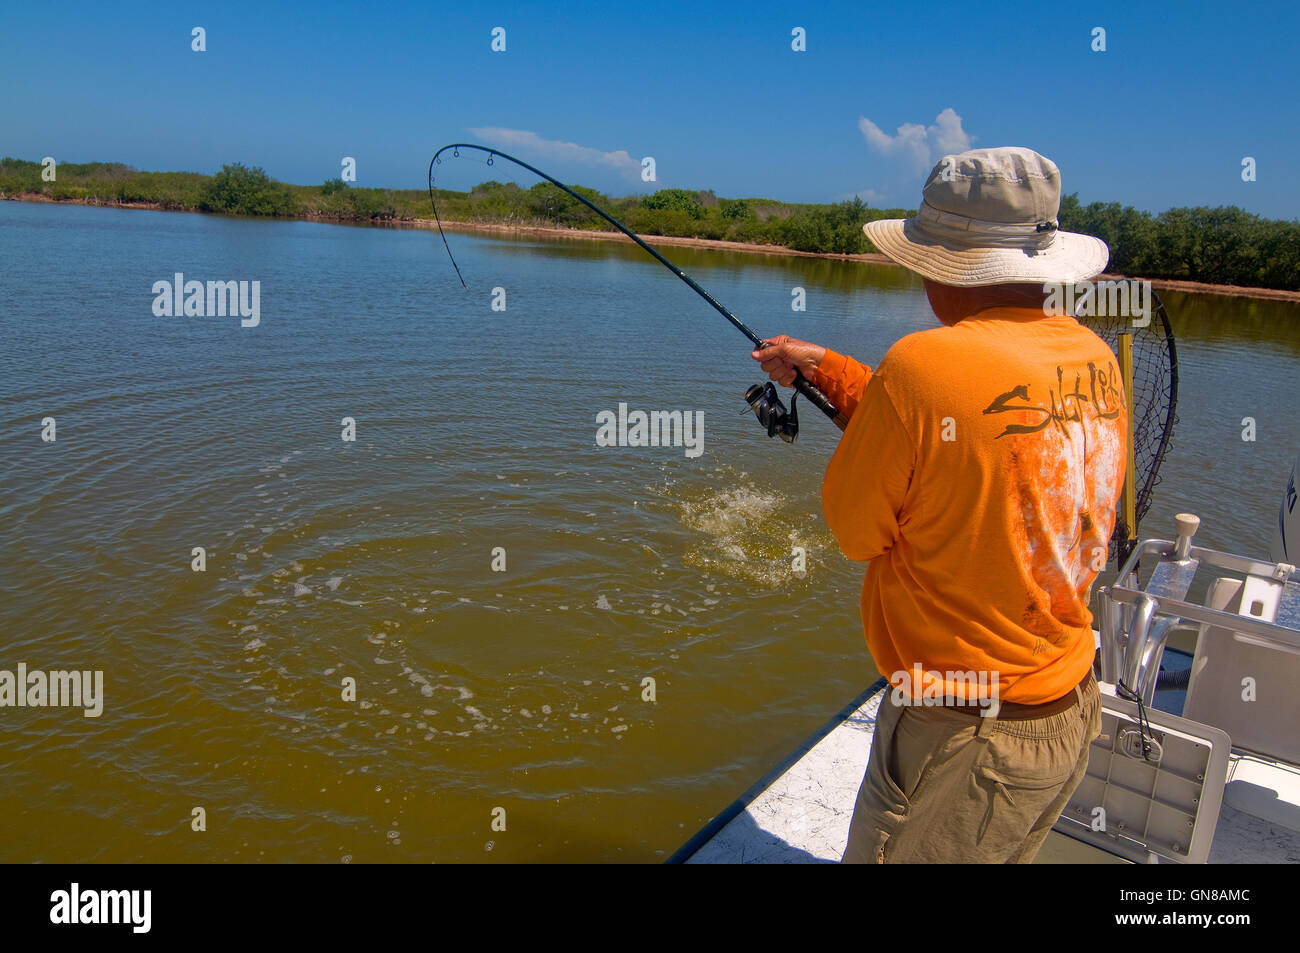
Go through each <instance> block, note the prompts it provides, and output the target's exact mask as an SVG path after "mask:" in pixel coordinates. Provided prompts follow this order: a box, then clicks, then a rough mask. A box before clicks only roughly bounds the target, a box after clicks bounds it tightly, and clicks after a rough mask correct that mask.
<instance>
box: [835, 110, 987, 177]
mask: <svg viewBox="0 0 1300 953" xmlns="http://www.w3.org/2000/svg"><path fill="white" fill-rule="evenodd" d="M858 129H860V130H861V131H862V135H863V137H864V138H865V139H866V140H867V145H868V146H869V147H870V148H871V149H872V151H874V152H878V153H880V154H881V155H883V156H886V157H889V158H898V159H900V160H901V161H902V162H904V163H905V164H906V165H907V167H908V170H909V171H911V172H914V173H916V174H917V175H924V174H925V173H927V172H929V171H930V169H931V168H933V167H934V164H935V162H937V161H938V158H939V157H940V156H944V155H949V154H951V153H954V152H965V151H966V150H967V149H969V148H970V146H971V142H972V139H971V136H969V135H968V134H967V133H966V131H965V130H964V129H962V127H961V116H958V115H957V113H956V111H954V110H953V109H952V107H949V108H947V109H945V110H944V111H943V112H941V113H939V115H938V116H936V117H935V120H934V124H933V125H930V126H923V125H921V124H920V123H915V122H905V123H903V124H902V125H901V126H899V127H898V134H897V135H894V136H891V135H889V134H888V133H885V132H883V131H881V129H880V127H879V126H877V125H876V124H875V123H874V122H872V121H871V120H870V119H868V118H867V117H865V116H863V117H862V118H860V119H859V120H858Z"/></svg>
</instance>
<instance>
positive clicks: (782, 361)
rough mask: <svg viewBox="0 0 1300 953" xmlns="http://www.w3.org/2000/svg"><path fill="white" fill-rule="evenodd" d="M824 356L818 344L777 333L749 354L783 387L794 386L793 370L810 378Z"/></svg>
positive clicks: (823, 349)
mask: <svg viewBox="0 0 1300 953" xmlns="http://www.w3.org/2000/svg"><path fill="white" fill-rule="evenodd" d="M825 356H826V348H824V347H822V346H821V345H820V344H809V343H808V342H807V341H799V340H796V339H795V338H792V337H790V336H789V335H787V334H780V335H777V336H776V337H774V338H772V339H771V340H770V341H768V346H767V347H765V348H763V349H762V350H760V351H754V352H753V353H752V354H750V357H752V358H753V359H754V360H756V361H758V362H759V363H760V364H761V365H763V370H765V371H766V372H767V376H768V377H770V378H771V379H772V380H774V381H776V382H777V383H778V384H780V385H782V386H783V387H793V386H794V372H795V370H798V371H799V373H800V374H802V375H803V376H804V377H806V378H808V379H809V380H812V376H813V372H814V371H815V370H817V365H818V364H820V363H821V362H822V358H823V357H825Z"/></svg>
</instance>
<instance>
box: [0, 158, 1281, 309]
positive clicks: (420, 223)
mask: <svg viewBox="0 0 1300 953" xmlns="http://www.w3.org/2000/svg"><path fill="white" fill-rule="evenodd" d="M46 171H47V170H46V168H45V167H44V166H43V165H40V164H37V163H35V162H28V161H24V160H20V159H8V158H6V159H0V198H5V199H13V200H18V201H29V202H67V203H72V204H79V205H95V206H106V207H113V208H144V209H155V210H159V211H190V212H210V213H224V214H235V215H252V216H261V217H274V218H291V219H303V220H307V221H318V222H333V223H338V224H364V225H384V226H390V227H393V226H396V227H412V228H430V227H433V226H434V223H433V221H432V220H431V219H430V218H429V214H430V211H429V197H428V193H427V192H426V191H424V190H419V189H368V188H358V187H356V186H354V185H350V184H348V183H345V182H343V181H341V180H339V179H332V180H329V181H327V182H325V183H323V184H322V185H319V186H302V185H288V184H286V183H282V182H277V181H276V180H274V179H272V178H270V177H269V176H267V175H266V173H265V172H264V171H263V170H261V169H259V168H250V167H247V166H243V165H239V164H234V165H227V166H224V167H223V168H222V169H221V171H220V172H218V173H216V174H215V175H211V176H207V175H201V174H198V173H191V172H138V171H137V170H135V169H132V168H130V167H129V166H125V165H121V164H118V163H104V162H95V163H84V164H74V163H64V164H62V165H59V166H57V169H56V170H55V178H54V180H53V181H46V177H45V174H44V173H45V172H46ZM575 188H576V189H577V190H578V191H579V192H581V193H582V194H584V195H585V196H586V197H587V198H588V199H590V200H591V201H593V202H595V203H596V204H597V205H598V206H599V207H601V208H603V209H605V210H606V211H607V212H608V213H609V214H611V215H613V216H614V217H616V218H618V219H620V220H621V221H623V222H624V223H625V224H626V225H627V226H628V227H629V228H631V229H632V230H633V231H635V232H637V233H638V234H640V235H642V236H644V237H645V238H646V239H648V240H650V241H652V242H655V243H658V244H663V245H676V246H691V247H697V248H718V249H726V250H729V251H736V252H743V253H751V254H765V255H804V256H813V257H822V258H839V259H843V260H851V261H864V262H872V263H876V264H888V263H889V262H888V259H886V258H885V257H884V256H883V255H880V254H879V253H878V252H877V251H876V250H875V248H874V247H873V246H872V245H871V243H870V242H869V241H868V240H867V238H866V236H865V235H864V234H863V232H862V224H863V222H866V221H871V220H874V219H880V218H898V217H905V216H908V215H910V214H912V212H913V210H911V209H873V208H870V207H868V206H867V205H865V204H864V203H863V202H862V201H861V200H860V199H854V200H852V201H846V202H839V203H835V204H827V205H804V204H796V203H787V202H780V201H776V200H772V199H756V198H751V199H726V198H719V197H717V196H715V195H714V194H713V192H711V191H705V192H695V191H689V190H685V189H661V190H659V191H658V192H654V193H651V194H648V195H641V196H627V197H623V198H610V197H608V196H605V195H602V194H601V193H599V192H596V191H595V190H592V189H587V188H583V187H581V186H575ZM437 196H438V207H439V211H440V212H441V213H442V214H443V215H444V216H445V220H444V225H446V226H447V227H448V228H453V229H460V230H465V231H477V232H484V233H489V234H501V235H538V236H541V235H548V236H554V237H564V238H579V239H595V240H613V241H627V240H628V239H627V238H626V237H625V236H623V235H621V234H619V233H617V232H611V231H607V230H605V227H604V226H605V223H604V221H603V220H602V219H601V218H600V217H599V216H597V215H596V214H595V213H594V212H592V211H591V210H590V209H588V208H586V207H585V206H583V205H582V204H581V203H579V202H576V201H575V200H574V199H573V198H572V197H571V196H568V195H566V194H565V193H563V192H562V191H560V190H559V189H556V188H555V187H554V186H552V185H551V184H550V183H546V182H540V183H538V184H537V185H534V186H533V187H532V188H529V189H524V188H522V187H520V186H518V185H516V184H514V183H501V182H484V183H480V184H479V185H477V186H475V187H474V188H473V189H471V190H470V191H469V192H455V191H450V190H444V189H438V190H437ZM1060 221H1061V227H1062V228H1064V229H1066V230H1069V231H1077V232H1083V233H1085V234H1091V235H1096V236H1097V237H1099V238H1101V239H1102V240H1104V241H1105V242H1106V243H1107V245H1108V246H1109V247H1110V249H1111V267H1112V268H1113V269H1114V270H1115V273H1114V274H1113V275H1107V277H1120V276H1128V277H1135V278H1145V279H1148V280H1150V281H1151V282H1152V283H1153V285H1154V286H1155V287H1157V288H1165V289H1173V290H1179V291H1191V292H1201V293H1209V294H1222V295H1233V296H1238V297H1247V298H1265V299H1271V300H1279V301H1293V302H1300V222H1287V221H1278V220H1271V219H1264V218H1260V217H1259V216H1256V215H1253V214H1251V213H1248V212H1245V211H1243V210H1241V209H1238V208H1233V207H1228V208H1217V209H1206V208H1195V209H1170V210H1169V211H1167V212H1162V213H1161V214H1160V215H1157V216H1152V215H1150V214H1149V213H1146V212H1141V211H1138V210H1136V209H1133V208H1127V207H1125V208H1121V207H1120V206H1119V205H1117V204H1110V205H1104V204H1102V203H1093V204H1091V205H1088V206H1081V205H1080V204H1079V202H1078V199H1077V198H1076V197H1075V196H1073V195H1069V196H1066V197H1065V198H1064V199H1063V200H1062V203H1061V213H1060Z"/></svg>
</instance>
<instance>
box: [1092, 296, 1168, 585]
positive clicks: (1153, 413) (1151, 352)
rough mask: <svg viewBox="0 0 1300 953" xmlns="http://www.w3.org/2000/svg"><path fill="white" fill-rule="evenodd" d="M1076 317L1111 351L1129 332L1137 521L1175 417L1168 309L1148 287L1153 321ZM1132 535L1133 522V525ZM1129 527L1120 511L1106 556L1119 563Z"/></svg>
mask: <svg viewBox="0 0 1300 953" xmlns="http://www.w3.org/2000/svg"><path fill="white" fill-rule="evenodd" d="M1079 322H1080V323H1081V324H1083V325H1085V326H1087V327H1089V328H1091V329H1092V330H1093V332H1095V333H1096V334H1097V336H1098V337H1100V338H1101V339H1102V340H1103V341H1105V342H1106V343H1107V345H1109V346H1110V349H1111V350H1112V351H1115V352H1116V353H1118V352H1119V336H1120V334H1121V333H1128V334H1131V335H1132V337H1133V407H1132V414H1133V449H1134V458H1135V473H1136V480H1135V482H1134V487H1135V503H1136V505H1135V507H1134V512H1135V513H1136V515H1137V520H1136V522H1137V524H1138V525H1141V523H1142V518H1143V517H1144V516H1145V515H1146V513H1147V510H1149V509H1150V508H1151V497H1152V493H1153V492H1154V490H1155V488H1156V486H1157V485H1159V483H1160V466H1161V464H1162V463H1163V462H1164V458H1165V455H1166V454H1167V453H1168V452H1169V448H1170V445H1171V443H1172V439H1173V432H1174V425H1175V424H1176V423H1177V422H1178V415H1177V409H1178V352H1177V349H1176V348H1175V345H1174V332H1173V328H1172V327H1171V326H1170V324H1169V315H1168V313H1167V312H1166V311H1165V305H1164V302H1163V301H1161V300H1160V297H1159V295H1157V294H1156V293H1155V292H1154V291H1152V292H1151V321H1150V323H1149V324H1147V325H1146V326H1145V327H1139V326H1136V325H1135V322H1134V320H1133V318H1131V317H1127V316H1123V315H1113V316H1110V315H1107V316H1079ZM1133 529H1134V535H1136V529H1137V527H1136V526H1135V527H1133ZM1129 535H1130V533H1129V527H1128V526H1127V525H1126V524H1125V520H1124V514H1123V513H1122V512H1121V513H1119V514H1118V515H1117V517H1116V520H1115V532H1114V533H1113V534H1112V535H1111V539H1110V556H1111V558H1114V559H1116V560H1118V561H1119V562H1120V563H1123V561H1124V560H1125V559H1127V558H1128V554H1129V551H1130V549H1131V545H1130V543H1129Z"/></svg>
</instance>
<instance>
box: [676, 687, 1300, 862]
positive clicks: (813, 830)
mask: <svg viewBox="0 0 1300 953" xmlns="http://www.w3.org/2000/svg"><path fill="white" fill-rule="evenodd" d="M884 687H885V686H884V682H883V680H882V681H881V682H878V683H877V684H876V685H875V686H873V687H872V688H873V691H872V693H871V694H870V695H869V697H867V698H866V699H865V700H863V701H862V702H861V704H859V705H858V706H857V707H856V709H855V710H853V711H852V712H851V713H850V714H848V716H847V717H845V718H844V719H843V720H841V721H839V722H838V723H835V724H834V725H833V727H831V728H830V730H829V731H828V732H826V733H825V734H824V735H823V736H821V737H820V738H816V737H814V739H813V740H812V741H813V743H812V744H811V747H809V748H808V749H807V750H806V752H805V753H804V754H803V755H802V756H801V757H799V758H798V760H797V761H795V762H794V764H793V765H792V766H790V767H789V768H788V769H787V770H784V771H778V772H777V773H776V776H775V777H774V779H772V780H771V781H770V783H764V782H760V783H759V784H758V785H756V786H755V789H752V790H755V793H754V794H753V796H752V797H748V798H742V799H741V801H739V802H737V804H736V805H733V806H732V808H730V809H728V811H724V812H723V814H722V815H720V816H719V817H718V818H716V819H715V821H714V822H713V823H712V824H710V825H709V826H707V827H705V828H704V829H703V830H702V831H700V833H699V834H697V835H696V837H695V838H693V839H692V840H691V841H690V842H689V843H687V844H686V845H685V846H684V847H683V848H682V849H681V850H680V851H678V852H677V854H675V855H674V857H673V858H672V861H676V862H682V863H691V864H815V863H838V862H839V861H840V858H841V857H842V856H843V853H844V846H845V844H846V843H847V842H848V835H849V821H850V820H851V819H852V817H853V805H854V802H855V801H856V799H857V793H858V787H859V785H860V784H861V783H862V777H863V774H864V773H865V771H866V767H867V760H868V757H869V755H870V753H871V739H872V736H873V734H874V732H875V727H876V714H877V712H878V711H879V708H880V703H881V700H882V699H883V698H884V697H885V693H884ZM672 861H670V862H672ZM1037 862H1038V863H1124V862H1125V861H1123V860H1121V859H1120V858H1118V857H1115V856H1113V855H1110V854H1107V853H1106V852H1104V851H1102V850H1099V849H1097V848H1096V847H1093V846H1091V845H1088V844H1084V843H1082V842H1080V841H1076V840H1074V839H1073V838H1070V837H1067V836H1065V835H1064V834H1060V833H1057V832H1053V833H1052V835H1051V836H1050V837H1049V838H1048V842H1047V844H1045V845H1044V847H1043V850H1042V851H1041V852H1040V853H1039V855H1038V860H1037ZM1209 862H1210V863H1222V864H1232V863H1255V864H1258V863H1300V768H1296V767H1295V766H1292V765H1288V764H1284V763H1279V762H1273V761H1268V760H1265V759H1261V758H1258V757H1256V756H1254V755H1251V754H1248V753H1246V752H1239V751H1236V750H1235V749H1234V750H1233V752H1232V755H1231V758H1230V766H1229V770H1228V785H1227V787H1226V788H1225V790H1224V797H1223V807H1222V810H1221V811H1220V814H1219V821H1218V826H1217V828H1216V831H1215V836H1214V842H1213V846H1212V847H1211V850H1210V858H1209Z"/></svg>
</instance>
